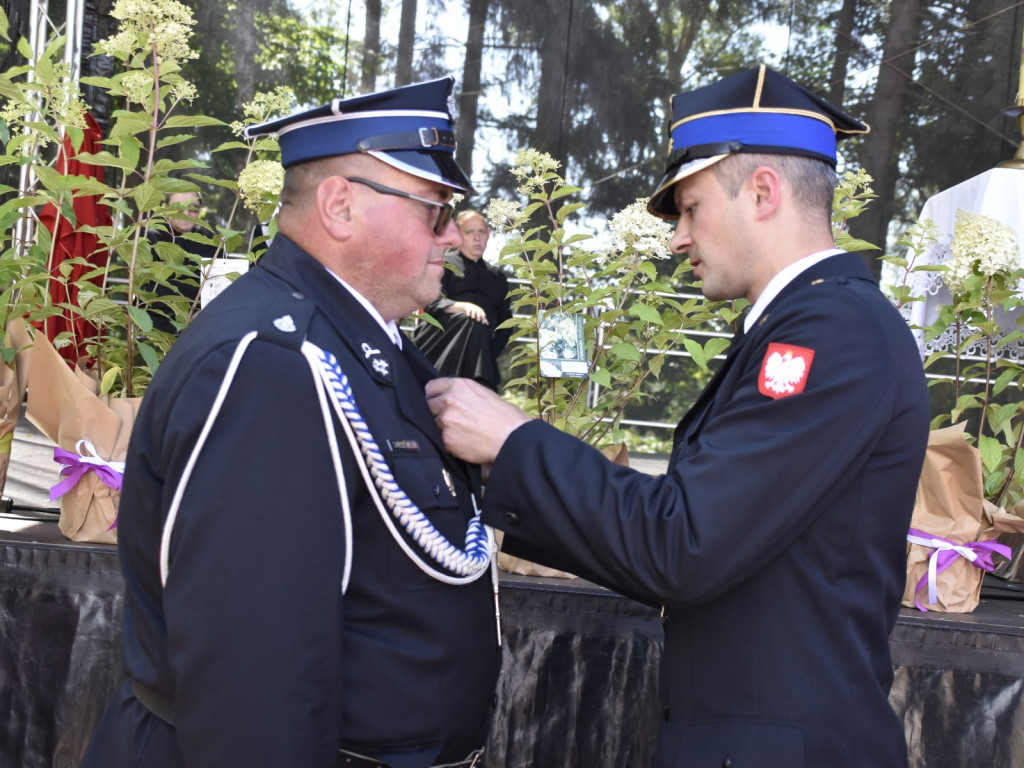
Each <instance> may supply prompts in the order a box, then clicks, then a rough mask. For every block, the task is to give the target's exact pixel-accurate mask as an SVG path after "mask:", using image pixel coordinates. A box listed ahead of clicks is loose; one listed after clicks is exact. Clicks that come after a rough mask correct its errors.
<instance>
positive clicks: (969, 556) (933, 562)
mask: <svg viewBox="0 0 1024 768" xmlns="http://www.w3.org/2000/svg"><path fill="white" fill-rule="evenodd" d="M907 541H909V542H910V543H911V544H919V545H921V546H922V547H928V548H930V549H934V550H935V551H934V552H932V554H931V556H930V557H929V558H928V572H927V573H926V574H925V575H924V576H922V577H921V579H920V580H919V581H918V582H917V588H916V589H915V590H914V605H916V606H917V607H918V609H919V610H922V611H927V610H928V609H927V608H925V607H924V606H923V605H921V601H920V600H918V598H917V595H918V594H919V593H920V592H921V590H922V589H924V585H925V584H926V583H927V584H928V603H929V605H931V604H934V603H935V602H937V601H938V588H937V580H938V577H939V574H940V573H942V572H943V571H944V570H946V569H947V568H949V566H951V565H952V564H953V562H954V561H955V560H956V559H957V558H958V557H963V558H964V559H966V560H967V562H969V563H971V564H972V565H973V566H974V567H975V568H978V569H980V570H982V571H992V570H994V569H995V567H996V566H995V564H994V563H993V562H992V554H993V553H998V554H1000V555H1002V556H1003V557H1005V558H1006V559H1007V560H1009V559H1010V556H1011V552H1010V548H1009V547H1008V546H1006V545H1005V544H1000V543H999V542H998V541H971V542H968V543H967V544H956V543H954V542H952V541H950V540H949V539H944V538H942V537H941V536H932V535H931V534H930V533H925V532H924V531H919V530H917V529H916V528H911V529H910V530H909V531H908V533H907Z"/></svg>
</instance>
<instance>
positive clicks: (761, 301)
mask: <svg viewBox="0 0 1024 768" xmlns="http://www.w3.org/2000/svg"><path fill="white" fill-rule="evenodd" d="M840 253H845V251H843V250H842V249H841V248H829V249H828V250H826V251H818V252H817V253H812V254H811V255H810V256H804V257H803V258H802V259H799V260H798V261H794V262H793V263H792V264H790V265H789V266H787V267H786V268H785V269H783V270H781V271H780V272H779V273H778V274H776V275H775V277H773V278H772V279H771V280H769V281H768V285H766V286H765V287H764V290H763V291H761V295H760V296H758V297H757V301H755V302H754V304H753V306H752V307H751V308H750V311H749V312H748V313H747V317H746V319H745V320H744V321H743V331H744V332H745V333H746V332H748V331H750V329H751V328H753V327H754V323H755V322H757V319H758V318H759V317H761V314H762V313H763V312H764V310H765V308H766V307H767V306H768V305H769V304H771V303H772V301H773V300H774V299H775V297H776V296H778V295H779V294H780V293H781V292H782V290H783V288H785V287H786V286H787V285H789V284H790V283H791V282H793V281H794V280H795V279H796V278H797V277H798V276H799V275H800V274H801V273H802V272H805V271H806V270H808V269H810V268H811V267H813V266H814V265H815V264H817V263H819V262H821V261H824V260H825V259H827V258H828V257H829V256H836V255H838V254H840Z"/></svg>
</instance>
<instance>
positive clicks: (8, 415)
mask: <svg viewBox="0 0 1024 768" xmlns="http://www.w3.org/2000/svg"><path fill="white" fill-rule="evenodd" d="M7 343H8V345H9V346H10V347H12V348H13V349H14V350H15V351H16V354H15V356H14V365H13V367H12V366H9V365H4V364H3V363H0V491H3V488H4V486H5V485H6V484H7V469H8V467H10V464H11V445H12V444H13V442H14V428H15V427H16V426H18V415H19V413H20V411H21V402H22V400H24V399H25V386H26V383H27V381H28V369H29V353H28V345H29V344H30V341H29V337H28V329H27V328H26V327H25V321H24V320H22V319H21V318H18V319H17V320H12V321H11V322H10V323H8V325H7Z"/></svg>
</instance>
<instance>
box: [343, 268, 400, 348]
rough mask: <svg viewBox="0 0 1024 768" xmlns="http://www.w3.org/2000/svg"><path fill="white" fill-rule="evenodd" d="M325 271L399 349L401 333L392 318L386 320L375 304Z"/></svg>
mask: <svg viewBox="0 0 1024 768" xmlns="http://www.w3.org/2000/svg"><path fill="white" fill-rule="evenodd" d="M324 269H327V267H324ZM327 273H328V274H329V275H330V276H331V277H333V278H334V279H335V280H337V281H338V282H339V283H341V284H342V285H343V286H344V287H345V290H346V291H348V292H349V293H351V294H352V296H353V298H355V300H356V301H358V302H359V303H360V304H361V305H362V307H363V309H365V310H366V311H367V313H369V315H370V317H372V318H373V319H374V320H376V321H377V324H378V325H379V326H380V327H381V328H383V329H384V332H385V333H386V334H387V335H388V337H389V338H390V339H391V341H392V343H394V345H395V346H396V347H398V348H399V349H401V348H402V333H401V331H399V330H398V323H396V322H395V321H394V320H392V321H390V322H388V321H386V320H385V319H384V318H383V317H381V314H380V312H378V311H377V308H376V307H375V306H373V304H371V303H370V302H369V301H367V299H366V297H365V296H363V294H361V293H360V292H359V291H357V290H356V289H355V288H353V287H352V286H351V285H349V284H348V283H346V282H345V281H344V280H342V279H341V278H340V277H338V276H337V275H336V274H334V273H333V272H331V270H329V269H327Z"/></svg>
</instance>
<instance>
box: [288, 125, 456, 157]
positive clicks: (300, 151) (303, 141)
mask: <svg viewBox="0 0 1024 768" xmlns="http://www.w3.org/2000/svg"><path fill="white" fill-rule="evenodd" d="M420 129H427V131H426V132H425V133H424V135H427V134H429V135H431V136H434V137H436V135H437V134H436V133H435V130H436V131H442V132H450V131H451V123H450V122H448V119H447V116H445V115H440V114H438V115H437V116H434V115H432V114H430V113H420V114H415V113H404V114H403V113H401V112H399V113H396V114H379V115H373V114H368V113H366V112H361V113H360V112H355V113H352V114H351V115H339V116H337V117H335V116H330V117H322V118H318V119H316V120H311V121H306V122H301V123H297V124H296V125H295V126H294V127H288V128H285V129H282V130H281V131H280V132H279V133H278V140H279V142H280V144H281V158H282V160H283V164H284V165H285V167H287V166H290V165H294V164H296V163H301V162H303V161H305V160H314V159H316V158H320V157H330V156H333V155H347V154H353V153H358V152H360V151H361V150H360V147H359V142H360V141H362V140H363V139H366V138H368V137H374V136H383V135H388V134H396V133H413V134H415V133H418V132H419V131H420ZM401 149H403V150H417V149H420V148H419V147H415V146H409V147H403V148H401ZM422 149H424V150H429V151H430V152H447V153H448V154H450V155H454V153H455V150H454V148H453V147H448V146H445V145H442V144H423V146H422Z"/></svg>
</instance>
